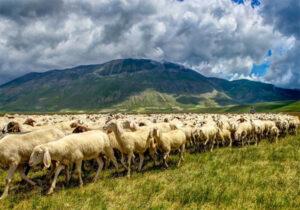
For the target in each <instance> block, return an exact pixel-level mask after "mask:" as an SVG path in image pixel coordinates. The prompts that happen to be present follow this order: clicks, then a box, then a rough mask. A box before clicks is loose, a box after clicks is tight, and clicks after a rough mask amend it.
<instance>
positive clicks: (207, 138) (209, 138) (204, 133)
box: [197, 125, 219, 152]
mask: <svg viewBox="0 0 300 210" xmlns="http://www.w3.org/2000/svg"><path fill="white" fill-rule="evenodd" d="M197 132H198V136H199V140H200V141H201V142H204V145H207V143H208V142H211V149H210V151H211V152H212V151H213V149H214V144H215V143H216V138H217V134H218V132H219V128H218V127H217V126H215V125H204V126H202V127H201V128H199V129H197Z"/></svg>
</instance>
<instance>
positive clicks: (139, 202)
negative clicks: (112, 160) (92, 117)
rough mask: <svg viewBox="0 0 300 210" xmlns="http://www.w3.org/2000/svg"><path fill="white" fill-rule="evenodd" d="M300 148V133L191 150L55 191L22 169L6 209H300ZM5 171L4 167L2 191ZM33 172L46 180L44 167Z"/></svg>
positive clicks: (60, 186) (61, 184)
mask: <svg viewBox="0 0 300 210" xmlns="http://www.w3.org/2000/svg"><path fill="white" fill-rule="evenodd" d="M299 148H300V135H298V136H289V137H286V138H284V139H281V141H279V142H278V143H277V144H275V143H273V144H271V143H269V142H267V141H262V142H261V143H260V144H259V145H258V146H257V147H256V146H248V147H244V148H233V149H230V148H220V149H216V150H215V151H213V152H212V153H210V152H207V153H194V154H186V156H185V162H184V164H183V165H182V166H181V167H179V168H177V167H176V161H177V160H178V157H177V156H172V159H171V164H170V168H169V169H162V168H159V167H153V166H152V163H151V162H149V163H147V165H146V167H145V169H144V172H142V173H136V172H135V173H134V174H133V176H132V178H130V179H128V178H126V177H125V176H124V173H123V172H122V171H119V172H118V173H116V172H115V171H114V170H113V171H105V172H104V173H102V175H101V179H99V180H98V181H97V182H96V183H91V181H90V180H91V177H92V176H93V175H94V174H93V173H92V174H87V175H86V176H85V177H84V181H85V186H84V187H83V188H81V189H80V188H77V187H76V185H77V180H76V179H73V180H72V181H71V183H70V184H69V185H68V186H64V182H63V178H64V177H63V176H61V178H60V181H59V182H58V185H57V189H56V191H55V193H54V194H53V195H50V196H46V195H45V191H46V187H45V189H41V188H38V187H31V186H29V185H27V184H25V183H24V182H20V178H19V175H16V176H15V177H16V179H15V180H14V182H13V185H14V187H13V188H12V190H11V191H10V195H9V197H8V198H7V199H5V200H3V201H0V209H9V208H13V209H299V208H300V179H299V177H300V164H299V163H300V149H299ZM5 175H6V173H5V172H3V171H1V181H0V189H1V192H2V190H3V187H4V178H5ZM29 176H30V177H31V178H33V179H34V180H35V181H37V182H42V181H43V180H44V179H43V178H44V172H42V171H38V172H31V173H30V174H29ZM45 184H46V183H43V186H44V185H45ZM48 186H49V185H48Z"/></svg>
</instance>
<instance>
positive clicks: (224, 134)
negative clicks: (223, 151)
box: [217, 128, 232, 148]
mask: <svg viewBox="0 0 300 210" xmlns="http://www.w3.org/2000/svg"><path fill="white" fill-rule="evenodd" d="M217 137H219V138H220V139H221V142H222V144H223V145H225V144H226V141H229V147H230V148H231V147H232V137H231V132H230V130H228V129H225V128H223V129H219V130H218V134H217Z"/></svg>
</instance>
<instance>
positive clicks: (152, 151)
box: [149, 149, 158, 166]
mask: <svg viewBox="0 0 300 210" xmlns="http://www.w3.org/2000/svg"><path fill="white" fill-rule="evenodd" d="M149 153H150V156H151V158H152V159H153V161H154V165H155V166H157V165H158V164H157V160H156V155H155V151H154V150H153V149H150V151H149Z"/></svg>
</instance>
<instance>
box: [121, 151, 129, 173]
mask: <svg viewBox="0 0 300 210" xmlns="http://www.w3.org/2000/svg"><path fill="white" fill-rule="evenodd" d="M121 164H122V166H123V167H124V168H125V169H126V170H128V167H127V166H126V164H125V161H124V155H123V153H121Z"/></svg>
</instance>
